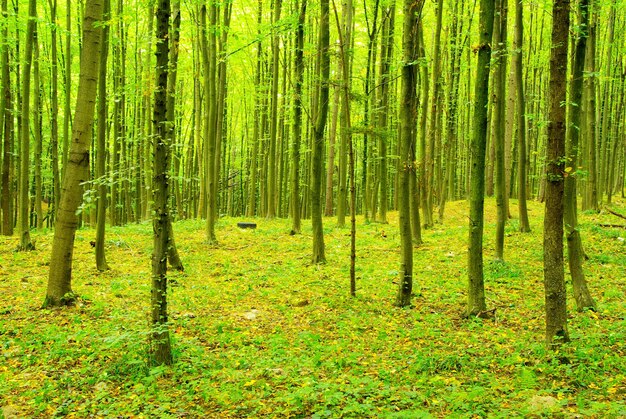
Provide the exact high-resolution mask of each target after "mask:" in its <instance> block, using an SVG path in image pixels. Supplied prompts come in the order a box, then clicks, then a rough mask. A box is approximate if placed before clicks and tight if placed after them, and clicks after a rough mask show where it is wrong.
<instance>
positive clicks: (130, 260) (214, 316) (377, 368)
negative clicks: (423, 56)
mask: <svg viewBox="0 0 626 419" xmlns="http://www.w3.org/2000/svg"><path fill="white" fill-rule="evenodd" d="M529 204H530V213H531V223H532V226H531V227H532V228H533V231H534V232H540V231H541V228H540V226H541V223H542V219H541V217H540V216H539V214H541V213H542V209H541V207H540V206H539V204H536V203H533V202H529ZM512 208H514V206H512ZM514 215H515V214H514ZM466 217H467V212H466V209H465V204H464V203H461V202H454V203H451V204H450V206H449V216H447V217H446V225H445V226H444V225H440V224H438V225H435V227H434V228H433V229H430V230H427V231H426V232H425V236H424V238H425V243H424V245H423V246H421V247H419V248H416V249H415V267H416V276H415V279H416V290H415V296H414V305H415V306H414V308H412V309H405V310H402V309H397V308H394V307H393V306H392V302H393V296H394V293H395V289H396V285H395V284H394V283H393V281H396V277H397V274H396V273H394V272H396V271H397V268H398V265H397V264H398V252H399V245H398V237H397V234H396V233H395V231H396V229H397V227H396V223H397V214H396V213H390V214H389V218H390V225H381V224H377V223H372V224H369V225H365V224H364V223H363V220H362V219H359V220H358V226H359V227H358V242H357V258H358V259H357V277H358V289H357V297H356V298H350V297H349V294H348V291H349V284H348V266H349V265H348V264H349V258H348V255H349V236H348V235H347V234H346V230H345V229H338V228H333V227H332V225H333V222H332V220H330V219H327V220H325V225H326V226H327V227H326V228H327V236H326V239H327V252H328V253H327V257H328V263H327V264H325V265H322V266H319V265H309V252H310V234H311V231H310V226H307V225H305V226H304V228H303V234H302V235H299V236H289V235H288V231H289V221H287V220H272V221H268V220H265V219H258V220H257V223H258V224H259V227H258V228H257V229H256V230H240V229H238V228H237V227H236V222H237V221H238V220H236V219H231V218H222V219H221V220H220V221H219V223H218V226H217V228H218V234H219V237H220V246H219V247H209V246H207V245H206V244H205V243H204V231H203V226H204V223H203V221H196V220H192V221H184V222H178V223H176V224H175V227H174V228H175V232H176V239H177V243H178V249H179V251H180V253H181V255H182V257H183V258H184V261H185V267H186V271H185V273H184V274H181V273H177V272H176V273H172V272H171V273H170V276H169V278H170V280H175V282H176V283H175V284H171V285H172V286H170V292H171V296H170V299H169V301H170V303H169V304H170V306H169V307H170V319H169V320H170V330H171V331H172V339H173V349H174V351H175V352H174V357H175V365H174V366H172V367H169V368H164V367H159V368H150V367H149V366H148V365H149V364H148V359H147V358H146V356H147V351H146V345H147V342H148V336H149V333H150V330H149V325H148V318H147V313H148V312H149V293H150V280H151V278H150V254H151V246H152V243H151V238H152V230H151V229H152V227H151V225H150V223H143V224H138V225H129V226H128V227H123V228H122V227H115V228H111V229H110V231H109V237H110V240H109V241H108V242H107V244H106V250H107V253H108V257H109V260H110V261H113V263H111V265H112V268H113V269H112V270H110V271H106V272H98V271H97V270H96V269H95V263H94V258H93V251H92V249H91V247H90V245H89V241H90V240H91V239H92V238H93V236H94V232H93V231H92V230H80V231H79V232H78V237H77V240H76V251H75V258H76V260H75V264H74V271H73V272H74V276H75V277H74V291H75V292H77V293H78V294H79V295H80V296H81V298H79V299H78V301H77V303H76V305H75V306H74V307H66V308H61V309H54V310H40V309H39V306H38V304H39V303H40V298H38V297H37V296H43V295H44V291H45V284H46V278H47V266H46V265H47V263H46V261H47V259H48V258H49V252H50V245H51V235H50V234H49V233H46V234H43V233H40V234H35V236H36V239H37V243H38V246H37V250H35V251H34V252H33V253H30V254H28V255H25V254H23V253H14V252H12V251H11V249H13V248H14V247H15V241H16V240H17V239H16V238H6V237H0V265H1V267H2V269H1V270H0V278H1V281H0V296H1V297H0V298H2V302H1V303H0V306H1V307H2V308H3V309H2V311H0V336H1V339H0V348H1V352H0V353H1V355H0V356H1V357H2V359H1V362H0V393H1V394H3V406H12V407H13V408H15V409H16V410H17V411H18V412H19V414H20V415H21V416H23V417H61V416H66V415H68V416H72V417H90V416H102V417H118V416H121V417H160V418H175V417H185V416H187V417H224V418H228V417H277V416H278V417H312V418H332V417H354V418H357V417H358V418H360V417H384V418H429V417H449V416H452V417H470V416H475V417H509V416H513V417H520V416H533V417H541V416H551V415H555V416H568V415H583V416H596V417H615V416H619V415H624V414H625V412H626V404H625V403H624V395H625V394H626V387H624V381H625V380H626V376H625V375H624V371H625V370H626V361H625V359H626V356H625V355H626V354H625V353H624V346H623V342H624V340H625V339H626V328H624V322H625V321H626V315H625V314H624V313H625V312H626V310H625V303H624V301H625V300H626V295H625V294H624V290H623V286H622V284H621V282H622V279H623V278H624V277H626V261H625V260H624V258H623V256H621V255H622V254H623V249H624V248H623V246H624V245H623V242H621V241H619V240H617V238H616V235H615V234H617V233H613V232H611V233H610V234H608V233H607V232H606V231H605V230H606V229H605V228H601V227H594V226H595V225H596V224H597V223H601V222H606V221H609V220H610V218H608V217H610V215H603V214H596V213H593V214H589V215H581V220H580V221H581V231H582V233H583V237H584V242H585V250H586V252H587V254H588V255H589V256H590V257H591V258H590V260H589V261H588V262H587V263H586V264H585V269H586V270H587V276H588V278H589V281H590V287H591V289H592V293H593V294H594V296H595V297H596V298H597V300H598V303H599V307H600V309H599V311H598V312H596V313H594V312H583V313H577V312H576V311H575V310H574V309H573V308H574V307H573V301H572V299H570V309H571V313H572V317H571V318H570V332H571V335H572V342H571V343H569V344H566V345H564V346H563V348H562V349H560V351H559V352H557V353H553V352H551V351H549V350H547V349H546V348H545V346H544V342H543V327H544V326H543V316H542V308H543V295H542V292H541V281H542V265H541V235H540V233H530V234H521V233H518V232H517V231H516V229H511V230H507V235H508V236H507V241H506V251H505V260H506V262H504V263H502V262H492V263H491V262H490V263H487V264H486V265H485V277H486V288H487V296H488V306H489V308H495V309H496V318H495V320H482V319H471V320H463V319H461V314H462V312H463V304H464V302H465V276H466V275H467V274H466V267H465V264H466V253H465V252H466V240H467V230H466V219H467V218H466ZM494 225H495V203H494V201H488V202H487V214H486V226H487V229H486V230H487V231H486V242H485V249H486V260H487V261H489V260H491V259H492V255H491V252H492V243H491V240H492V237H493V234H492V232H493V226H494ZM383 228H384V230H385V231H382V230H383ZM609 231H611V230H610V229H609ZM533 397H537V398H539V399H540V400H543V399H541V398H554V400H555V401H556V402H555V404H553V405H547V404H546V405H545V406H539V407H537V406H534V405H532V403H531V402H530V400H532V399H533ZM549 400H552V399H549ZM537 409H539V410H537Z"/></svg>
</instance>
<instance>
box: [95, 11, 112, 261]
mask: <svg viewBox="0 0 626 419" xmlns="http://www.w3.org/2000/svg"><path fill="white" fill-rule="evenodd" d="M110 12H111V4H110V0H104V12H103V18H104V20H106V21H108V20H109V18H110V17H109V16H110ZM108 56H109V24H108V22H107V24H105V25H103V26H102V48H101V50H100V64H99V70H98V71H99V75H98V110H97V113H98V131H97V146H96V184H97V187H98V210H97V221H96V268H97V269H98V270H99V271H105V270H107V269H109V265H108V264H107V261H106V254H105V252H104V237H105V231H106V207H107V182H106V181H105V176H106V173H105V171H106V160H107V146H106V133H107V60H108Z"/></svg>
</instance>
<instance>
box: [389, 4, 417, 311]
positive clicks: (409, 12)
mask: <svg viewBox="0 0 626 419" xmlns="http://www.w3.org/2000/svg"><path fill="white" fill-rule="evenodd" d="M423 6H424V1H423V0H420V1H417V2H415V1H412V0H405V1H404V27H403V34H402V55H403V59H402V66H401V77H402V93H401V98H400V129H401V136H400V145H401V146H400V160H401V162H402V166H401V168H400V172H399V173H398V176H400V182H399V189H398V210H399V225H400V243H401V258H400V282H399V286H398V293H397V294H396V301H395V305H396V306H398V307H407V306H409V305H410V304H411V292H412V289H413V239H412V236H411V213H410V193H411V189H410V183H411V177H414V176H415V170H414V168H413V162H414V159H413V156H412V151H411V149H412V148H413V144H414V143H415V128H416V126H417V97H416V92H417V77H418V68H417V58H418V45H417V40H418V36H417V34H418V31H419V30H420V27H419V20H420V19H421V12H422V8H423Z"/></svg>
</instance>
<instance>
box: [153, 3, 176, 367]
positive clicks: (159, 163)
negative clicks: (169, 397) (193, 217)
mask: <svg viewBox="0 0 626 419" xmlns="http://www.w3.org/2000/svg"><path fill="white" fill-rule="evenodd" d="M170 9H171V8H170V0H159V1H158V3H157V10H156V38H157V42H156V52H155V55H156V76H155V79H156V90H155V92H154V116H153V118H152V119H153V124H154V164H153V165H154V179H153V185H154V193H153V194H154V217H153V221H152V225H153V229H154V250H153V251H152V289H151V295H152V298H151V307H152V334H151V336H150V337H151V342H150V345H151V348H150V351H151V356H152V357H153V360H152V361H153V362H154V363H155V364H156V365H170V364H172V362H173V359H172V348H171V343H170V335H169V331H168V326H167V251H168V247H169V246H170V228H169V223H170V214H169V208H168V200H169V169H170V147H169V145H170V144H169V141H168V138H170V136H169V134H168V130H170V129H171V125H170V123H169V121H168V120H167V79H168V72H169V24H170V22H169V21H170V11H171V10H170Z"/></svg>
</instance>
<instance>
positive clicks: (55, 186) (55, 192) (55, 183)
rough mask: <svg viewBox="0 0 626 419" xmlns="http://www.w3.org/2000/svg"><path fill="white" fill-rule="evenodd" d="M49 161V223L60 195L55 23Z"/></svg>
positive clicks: (53, 15)
mask: <svg viewBox="0 0 626 419" xmlns="http://www.w3.org/2000/svg"><path fill="white" fill-rule="evenodd" d="M50 21H51V22H56V21H57V0H50ZM50 60H51V63H50V66H51V67H52V68H51V79H50V90H51V92H50V102H51V103H50V108H51V112H50V160H51V161H50V163H51V164H52V200H53V203H52V212H51V215H50V216H51V218H52V220H51V221H52V222H51V224H54V219H56V213H57V208H58V207H59V200H60V195H61V174H60V173H59V121H58V117H57V114H58V112H59V66H58V60H59V59H58V53H57V25H50Z"/></svg>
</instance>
